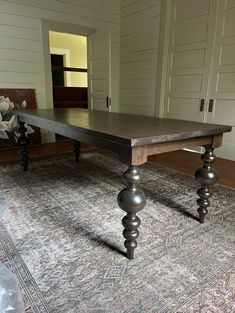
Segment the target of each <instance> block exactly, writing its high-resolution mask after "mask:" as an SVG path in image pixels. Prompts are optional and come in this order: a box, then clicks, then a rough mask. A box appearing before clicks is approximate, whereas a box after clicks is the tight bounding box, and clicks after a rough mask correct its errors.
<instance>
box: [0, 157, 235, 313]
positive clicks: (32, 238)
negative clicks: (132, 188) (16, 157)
mask: <svg viewBox="0 0 235 313" xmlns="http://www.w3.org/2000/svg"><path fill="white" fill-rule="evenodd" d="M143 169H144V171H143V176H142V177H143V179H142V184H141V185H142V187H143V189H144V190H145V192H146V196H147V204H146V207H145V209H144V210H143V211H141V212H140V213H139V216H140V218H141V220H142V225H141V226H140V228H139V230H140V237H139V241H138V242H139V246H138V248H137V250H136V258H135V259H134V260H132V261H129V260H128V259H126V258H125V257H124V256H123V251H124V247H123V237H122V225H121V219H122V217H123V216H124V212H122V211H121V209H119V207H118V205H117V203H116V196H117V193H118V192H119V191H120V190H121V189H122V188H123V181H122V178H121V174H122V172H123V171H124V170H125V166H123V165H121V164H120V163H119V161H118V160H117V158H116V157H115V156H112V155H103V154H101V153H98V152H95V153H87V154H84V155H82V158H81V161H80V162H79V163H75V162H74V158H73V156H72V155H65V156H58V157H51V158H46V159H38V160H33V161H31V164H30V169H29V171H28V172H27V173H23V172H22V171H21V169H20V167H19V165H18V164H17V163H7V164H6V163H2V164H1V165H0V173H1V175H0V180H1V196H4V197H6V198H7V200H8V201H9V208H8V209H7V211H6V212H5V215H4V217H3V220H2V223H1V226H0V242H1V245H0V247H1V248H0V258H1V260H2V261H3V262H4V263H5V264H6V265H7V266H8V267H10V268H11V269H12V270H13V271H14V272H15V273H16V275H17V276H18V279H19V281H20V285H21V288H22V291H23V294H24V298H25V304H26V308H27V312H30V313H31V312H34V313H35V312H36V313H44V312H50V313H65V312H66V313H85V312H86V313H87V312H88V313H90V312H91V313H106V312H109V313H127V312H128V313H140V312H141V313H143V312H152V313H155V312H157V313H170V312H172V313H173V312H175V313H176V312H177V313H196V312H203V313H204V312H207V313H208V312H210V313H214V312H216V313H220V312H221V313H229V312H231V313H232V312H235V304H234V303H235V257H234V252H235V206H234V204H235V190H232V189H227V188H223V187H221V186H215V187H214V196H213V199H212V205H211V208H210V215H209V217H208V218H207V221H206V223H205V224H203V225H200V224H199V223H198V222H197V221H196V220H195V217H194V216H195V215H196V203H195V200H196V198H197V197H196V190H197V188H198V186H197V184H196V183H195V181H194V178H193V177H190V176H186V175H183V174H180V173H179V172H176V171H173V170H169V169H166V168H163V167H160V166H157V165H155V164H151V163H148V164H146V165H145V166H143Z"/></svg>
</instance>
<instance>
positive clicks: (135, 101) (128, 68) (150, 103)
mask: <svg viewBox="0 0 235 313" xmlns="http://www.w3.org/2000/svg"><path fill="white" fill-rule="evenodd" d="M160 15H161V0H121V55H120V77H121V80H120V105H119V110H120V112H125V113H134V114H142V115H150V116H154V110H155V100H156V85H157V82H156V80H157V66H158V64H157V63H158V62H157V61H158V42H159V35H160Z"/></svg>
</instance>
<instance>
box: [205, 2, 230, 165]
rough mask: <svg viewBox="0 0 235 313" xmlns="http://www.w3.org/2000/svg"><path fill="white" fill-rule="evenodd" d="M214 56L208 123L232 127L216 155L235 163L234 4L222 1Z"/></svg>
mask: <svg viewBox="0 0 235 313" xmlns="http://www.w3.org/2000/svg"><path fill="white" fill-rule="evenodd" d="M226 2H227V7H226ZM214 52H215V53H214V61H213V65H212V70H211V86H210V90H209V96H210V98H212V99H214V106H213V111H212V112H207V122H208V123H218V124H229V125H232V126H233V131H232V133H229V134H225V135H224V141H223V146H222V147H221V148H220V149H218V153H217V155H219V156H222V157H224V158H229V159H232V160H235V1H225V0H219V14H218V21H217V29H216V36H215V44H214Z"/></svg>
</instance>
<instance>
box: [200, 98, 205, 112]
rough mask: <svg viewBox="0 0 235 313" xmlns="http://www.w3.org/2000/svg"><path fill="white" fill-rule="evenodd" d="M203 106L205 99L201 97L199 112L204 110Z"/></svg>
mask: <svg viewBox="0 0 235 313" xmlns="http://www.w3.org/2000/svg"><path fill="white" fill-rule="evenodd" d="M204 106H205V99H201V101H200V112H203V111H204Z"/></svg>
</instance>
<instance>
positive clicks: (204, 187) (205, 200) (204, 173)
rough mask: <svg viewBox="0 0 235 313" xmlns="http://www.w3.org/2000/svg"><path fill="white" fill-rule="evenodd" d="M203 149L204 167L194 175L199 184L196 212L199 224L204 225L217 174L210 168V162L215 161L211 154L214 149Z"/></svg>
mask: <svg viewBox="0 0 235 313" xmlns="http://www.w3.org/2000/svg"><path fill="white" fill-rule="evenodd" d="M204 148H205V149H206V151H205V153H204V154H203V155H202V156H201V160H202V161H203V163H204V165H203V167H201V168H199V169H198V170H197V171H196V173H195V178H196V180H197V181H198V182H199V183H200V184H201V188H200V189H198V191H197V194H198V196H199V199H198V200H197V204H198V205H199V208H198V210H197V211H198V214H199V222H200V223H204V220H205V217H206V215H207V213H208V210H207V208H208V207H209V206H210V200H209V198H210V197H211V196H212V193H211V190H210V187H211V186H212V185H213V184H214V183H215V182H216V181H217V179H218V176H219V175H218V172H217V171H216V170H215V169H213V168H212V162H213V161H215V160H216V156H215V155H214V153H213V150H214V149H213V148H212V146H211V145H207V146H205V147H204Z"/></svg>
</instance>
